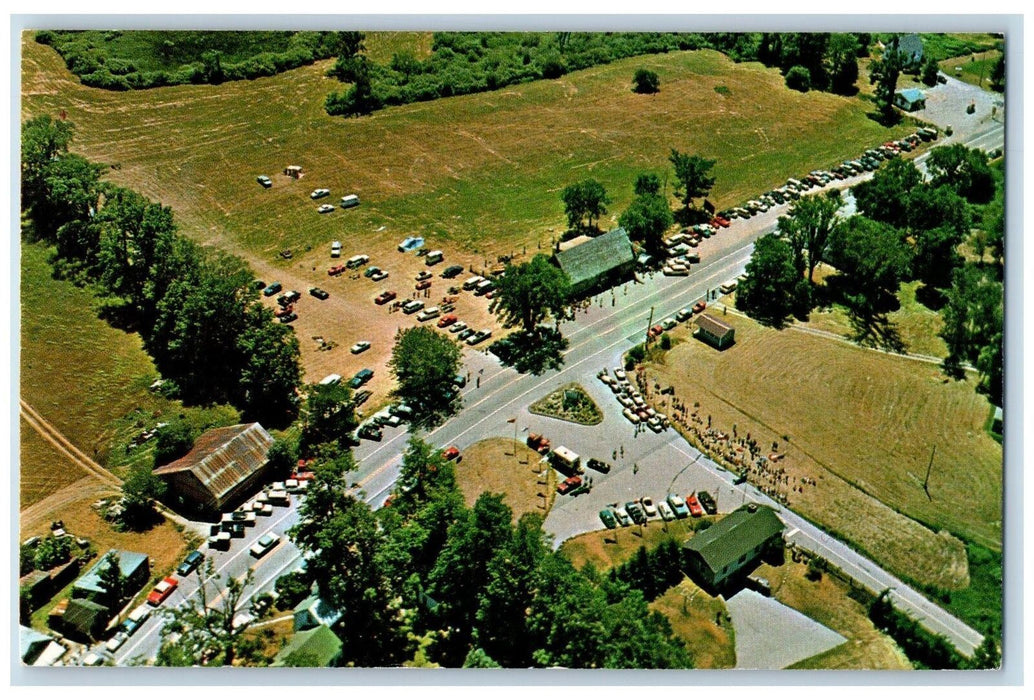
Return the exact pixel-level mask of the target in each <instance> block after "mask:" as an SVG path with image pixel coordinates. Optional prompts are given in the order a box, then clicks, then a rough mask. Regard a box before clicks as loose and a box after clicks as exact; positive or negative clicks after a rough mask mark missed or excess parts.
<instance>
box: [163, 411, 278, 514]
mask: <svg viewBox="0 0 1034 700" xmlns="http://www.w3.org/2000/svg"><path fill="white" fill-rule="evenodd" d="M272 445H273V437H272V436H271V435H270V434H269V433H268V432H266V430H265V429H264V428H263V427H262V426H261V425H259V424H258V423H244V424H241V425H231V426H227V427H225V428H213V429H212V430H209V431H207V432H206V433H205V434H203V435H202V436H201V437H199V438H198V439H197V442H195V443H194V447H193V448H192V449H191V450H190V452H188V453H187V454H186V455H184V456H183V457H181V458H179V459H177V460H176V461H175V462H170V463H169V464H166V465H164V466H161V467H158V468H157V469H155V470H154V472H153V473H154V474H155V475H156V476H158V477H161V478H162V479H163V480H164V481H165V483H166V484H167V485H168V487H169V490H170V491H171V492H172V494H173V495H174V496H175V497H177V498H178V499H179V500H180V502H181V503H182V504H183V505H184V506H185V507H187V508H189V509H191V510H197V511H201V512H209V513H218V512H220V511H223V510H225V509H228V508H232V507H233V506H235V505H236V504H238V503H240V502H242V501H244V500H245V498H247V497H248V496H250V495H251V493H252V492H254V491H255V490H256V489H257V487H258V485H259V484H260V483H261V481H262V479H263V478H264V476H265V474H266V469H267V467H268V465H269V459H268V454H269V448H270V447H272Z"/></svg>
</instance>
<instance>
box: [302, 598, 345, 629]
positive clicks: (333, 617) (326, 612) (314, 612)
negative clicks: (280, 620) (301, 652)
mask: <svg viewBox="0 0 1034 700" xmlns="http://www.w3.org/2000/svg"><path fill="white" fill-rule="evenodd" d="M340 619H341V613H340V612H339V611H337V610H335V609H334V608H332V607H330V605H328V604H327V603H325V602H324V601H323V599H322V598H320V597H319V595H317V594H315V593H313V594H312V595H311V596H309V597H308V598H306V599H305V600H303V601H302V602H300V603H298V605H296V606H295V608H294V631H295V632H301V631H303V630H309V629H312V628H313V627H319V626H320V625H326V626H327V627H333V626H334V623H336V622H337V621H338V620H340Z"/></svg>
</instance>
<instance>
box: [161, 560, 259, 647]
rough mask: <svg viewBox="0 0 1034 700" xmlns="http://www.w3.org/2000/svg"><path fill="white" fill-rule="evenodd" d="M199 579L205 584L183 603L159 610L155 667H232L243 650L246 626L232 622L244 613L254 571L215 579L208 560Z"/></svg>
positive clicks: (210, 561)
mask: <svg viewBox="0 0 1034 700" xmlns="http://www.w3.org/2000/svg"><path fill="white" fill-rule="evenodd" d="M203 579H204V580H205V581H206V584H205V585H203V586H198V587H197V590H196V592H195V593H194V594H193V595H192V596H189V597H188V598H187V599H186V600H185V601H184V602H183V603H181V604H179V605H177V606H174V607H173V606H165V607H163V608H162V609H161V614H162V615H163V616H164V618H165V625H164V626H163V627H162V632H161V634H162V644H161V647H160V648H159V650H158V655H157V656H156V658H155V665H157V666H192V665H198V664H200V665H201V666H232V665H233V664H234V661H235V660H236V659H237V657H238V654H239V653H240V652H242V651H243V650H244V649H245V648H247V644H246V643H245V642H246V639H245V638H244V637H243V636H242V635H243V633H244V632H245V630H247V625H239V624H238V625H235V624H234V621H235V619H237V616H238V615H239V614H240V613H241V612H243V611H244V606H245V605H246V603H247V597H246V593H247V591H248V589H249V588H251V584H252V582H253V581H254V571H252V570H251V569H249V570H248V573H247V574H246V575H245V576H244V577H243V578H241V579H237V578H234V577H233V576H230V575H229V574H226V575H225V576H219V575H218V574H216V573H215V566H214V564H213V562H212V560H211V559H209V560H208V561H207V562H206V565H205V576H204V577H203ZM213 594H214V595H213ZM210 596H211V597H210ZM174 635H175V636H174Z"/></svg>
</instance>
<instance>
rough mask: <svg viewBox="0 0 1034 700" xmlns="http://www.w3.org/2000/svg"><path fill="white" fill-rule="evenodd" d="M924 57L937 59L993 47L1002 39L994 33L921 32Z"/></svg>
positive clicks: (941, 59) (964, 54)
mask: <svg viewBox="0 0 1034 700" xmlns="http://www.w3.org/2000/svg"><path fill="white" fill-rule="evenodd" d="M920 37H921V38H922V40H923V56H924V58H930V57H932V58H933V59H934V60H935V61H943V60H944V59H946V58H954V57H956V56H966V55H968V54H972V53H977V52H980V51H987V50H988V49H993V48H994V47H996V46H997V45H998V44H999V42H1000V41H1001V39H1000V38H998V37H996V36H994V35H992V34H921V35H920Z"/></svg>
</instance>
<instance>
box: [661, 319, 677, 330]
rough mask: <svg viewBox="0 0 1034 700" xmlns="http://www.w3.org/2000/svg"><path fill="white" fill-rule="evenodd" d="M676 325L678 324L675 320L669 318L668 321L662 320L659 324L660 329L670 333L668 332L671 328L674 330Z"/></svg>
mask: <svg viewBox="0 0 1034 700" xmlns="http://www.w3.org/2000/svg"><path fill="white" fill-rule="evenodd" d="M676 325H678V323H677V322H676V321H675V319H673V318H669V319H665V320H664V321H663V322H662V323H661V328H663V329H664V330H666V331H670V330H671V329H672V328H674V327H675V326H676Z"/></svg>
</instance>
